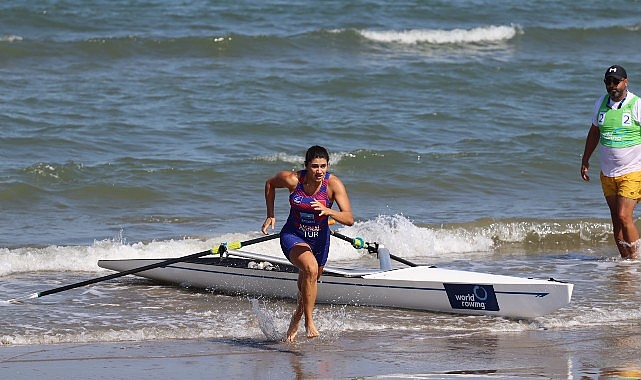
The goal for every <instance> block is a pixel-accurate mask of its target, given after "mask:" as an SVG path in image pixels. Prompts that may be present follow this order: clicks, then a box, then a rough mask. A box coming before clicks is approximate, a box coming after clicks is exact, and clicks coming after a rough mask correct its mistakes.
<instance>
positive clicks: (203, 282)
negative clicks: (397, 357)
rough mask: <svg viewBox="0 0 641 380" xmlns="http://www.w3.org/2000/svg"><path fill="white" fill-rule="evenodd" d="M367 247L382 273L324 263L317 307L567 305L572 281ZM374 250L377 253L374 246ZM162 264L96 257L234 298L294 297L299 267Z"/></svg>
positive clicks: (247, 260)
mask: <svg viewBox="0 0 641 380" xmlns="http://www.w3.org/2000/svg"><path fill="white" fill-rule="evenodd" d="M367 244H369V247H368V249H369V250H370V252H372V251H373V250H375V251H376V253H377V254H378V258H379V262H380V268H376V269H345V268H336V267H331V266H326V267H325V269H324V271H323V276H322V277H321V279H320V281H319V285H318V296H317V302H318V303H326V304H348V305H361V306H382V307H390V308H402V309H414V310H425V311H434V312H446V313H462V314H477V315H478V314H481V315H494V316H502V317H509V318H523V319H530V318H535V317H538V316H541V315H545V314H548V313H551V312H553V311H555V310H557V309H559V308H561V307H564V306H567V305H568V304H569V303H570V299H571V297H572V290H573V284H570V283H566V282H562V281H557V280H554V279H549V280H542V279H532V278H521V277H513V276H505V275H496V274H487V273H479V272H470V271H462V270H452V269H443V268H436V267H433V266H424V265H415V266H412V267H404V268H392V265H391V261H390V257H392V258H395V259H396V257H395V256H394V255H391V254H390V252H389V250H387V249H386V248H385V247H383V246H379V245H378V244H376V245H375V246H373V245H371V244H370V243H367ZM373 247H375V248H373ZM162 261H163V259H125V260H100V261H99V262H98V265H99V266H100V267H103V268H106V269H111V270H115V271H121V272H122V271H128V270H132V269H134V268H140V267H145V266H149V267H152V269H149V270H145V271H140V272H137V273H135V275H137V276H141V277H145V278H149V279H152V280H156V281H161V282H164V283H171V284H178V285H181V286H185V287H193V288H202V289H211V290H213V291H217V292H221V293H224V294H231V295H250V296H258V297H267V298H295V297H296V295H297V292H298V289H297V284H296V282H297V279H298V273H297V269H296V268H295V267H294V266H292V265H291V264H290V263H289V262H288V261H287V260H286V259H284V258H278V257H273V256H268V255H261V254H257V253H252V252H246V251H242V250H230V251H228V252H225V253H224V254H221V255H220V257H213V258H212V257H209V258H196V259H192V260H189V261H185V262H177V263H171V264H169V265H163V266H156V265H155V264H158V263H161V262H162Z"/></svg>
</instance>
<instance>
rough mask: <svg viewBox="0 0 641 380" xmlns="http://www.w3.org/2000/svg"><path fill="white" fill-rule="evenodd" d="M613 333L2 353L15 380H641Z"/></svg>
mask: <svg viewBox="0 0 641 380" xmlns="http://www.w3.org/2000/svg"><path fill="white" fill-rule="evenodd" d="M612 332H613V330H610V331H609V332H607V333H604V332H598V333H594V332H586V331H583V332H579V333H576V332H574V333H572V334H570V335H566V333H565V332H559V331H547V330H542V331H535V332H530V333H519V334H511V333H506V334H495V333H488V334H480V335H475V336H460V335H458V336H457V335H440V336H431V335H430V334H429V333H427V332H416V333H414V332H408V331H403V332H394V331H381V332H368V333H363V332H358V331H353V332H349V333H344V334H341V336H335V335H334V336H328V337H321V338H318V339H310V340H306V339H300V338H299V340H297V342H296V343H293V344H290V343H285V342H280V341H268V340H265V339H257V338H242V339H232V338H214V339H198V340H169V341H142V342H110V343H79V344H55V345H34V346H10V347H0V373H2V374H3V375H4V376H6V377H7V378H11V379H34V378H46V379H61V380H67V379H103V378H123V379H124V378H136V379H147V378H149V379H151V378H154V379H156V378H160V377H165V378H184V377H195V378H205V377H207V378H209V377H212V374H213V377H215V378H254V379H279V380H282V379H309V378H313V379H356V378H358V379H365V378H377V379H381V378H384V379H403V378H423V379H436V378H438V379H458V378H465V379H470V378H472V379H473V378H492V379H503V378H504V379H515V378H516V379H540V378H542V377H543V378H550V379H556V378H567V379H571V378H577V377H583V378H595V379H596V378H598V379H609V378H638V377H641V367H639V364H638V360H637V359H635V358H636V355H637V353H638V349H639V342H641V340H640V339H638V338H639V335H638V334H637V335H636V336H630V334H628V333H626V332H625V331H622V332H620V334H616V335H619V336H612ZM330 335H332V334H330ZM604 335H607V336H608V337H607V338H604ZM604 339H605V340H606V342H607V341H609V342H613V341H620V342H624V343H628V344H629V343H630V342H634V344H633V345H632V346H630V347H627V348H625V351H621V350H622V348H623V347H621V346H609V347H608V346H604V343H603V341H604ZM620 339H623V340H620ZM617 355H618V357H617ZM626 357H627V359H626ZM586 363H587V364H586ZM4 376H3V377H4Z"/></svg>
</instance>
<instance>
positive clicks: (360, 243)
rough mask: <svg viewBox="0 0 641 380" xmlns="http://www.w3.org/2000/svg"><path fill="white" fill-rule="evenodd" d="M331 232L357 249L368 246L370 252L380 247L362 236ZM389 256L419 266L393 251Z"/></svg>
mask: <svg viewBox="0 0 641 380" xmlns="http://www.w3.org/2000/svg"><path fill="white" fill-rule="evenodd" d="M330 233H331V234H332V235H333V236H335V237H337V238H339V239H342V240H345V241H346V242H348V243H350V244H351V245H352V246H353V247H354V248H356V249H360V248H367V250H368V251H370V252H377V250H378V247H377V246H373V245H372V244H370V243H366V242H365V241H364V240H363V239H362V238H359V237H357V238H351V237H349V236H345V235H343V234H341V233H339V232H336V231H334V230H331V232H330ZM389 256H390V257H391V258H392V259H394V260H396V261H398V262H399V263H402V264H405V265H408V266H410V267H417V266H418V264H415V263H413V262H411V261H409V260H405V259H404V258H402V257H398V256H396V255H392V254H391V253H390V255H389Z"/></svg>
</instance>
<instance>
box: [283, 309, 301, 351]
mask: <svg viewBox="0 0 641 380" xmlns="http://www.w3.org/2000/svg"><path fill="white" fill-rule="evenodd" d="M302 317H303V308H302V307H301V306H297V307H296V311H295V312H294V315H292V319H291V321H290V322H289V328H288V329H287V338H285V342H289V343H291V342H293V341H295V340H296V334H297V333H298V324H299V323H300V319H301V318H302Z"/></svg>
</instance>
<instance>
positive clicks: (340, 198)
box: [321, 174, 354, 226]
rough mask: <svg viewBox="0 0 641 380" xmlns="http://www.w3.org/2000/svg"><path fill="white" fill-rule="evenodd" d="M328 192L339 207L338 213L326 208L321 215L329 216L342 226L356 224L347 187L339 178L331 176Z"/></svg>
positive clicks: (328, 182)
mask: <svg viewBox="0 0 641 380" xmlns="http://www.w3.org/2000/svg"><path fill="white" fill-rule="evenodd" d="M327 190H328V195H329V197H330V199H332V198H333V199H334V201H335V202H336V204H337V205H338V211H337V210H332V209H329V208H324V210H322V212H321V215H327V216H329V217H331V218H332V219H334V220H335V221H337V222H338V223H340V224H344V225H346V226H351V225H353V224H354V215H352V206H351V204H350V202H349V197H348V196H347V190H346V189H345V185H343V182H341V180H340V179H338V177H336V176H335V175H333V174H332V175H331V176H330V177H329V180H328V181H327Z"/></svg>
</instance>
